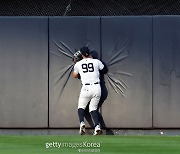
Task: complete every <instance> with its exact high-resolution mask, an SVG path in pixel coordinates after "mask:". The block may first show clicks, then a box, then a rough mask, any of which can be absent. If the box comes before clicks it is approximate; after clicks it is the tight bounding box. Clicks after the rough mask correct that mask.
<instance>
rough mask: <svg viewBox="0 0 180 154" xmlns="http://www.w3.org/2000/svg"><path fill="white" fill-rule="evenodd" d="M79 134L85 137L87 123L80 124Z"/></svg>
mask: <svg viewBox="0 0 180 154" xmlns="http://www.w3.org/2000/svg"><path fill="white" fill-rule="evenodd" d="M79 134H80V135H84V134H85V123H84V122H83V121H82V122H81V123H80V129H79Z"/></svg>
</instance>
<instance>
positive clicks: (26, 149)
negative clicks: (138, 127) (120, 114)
mask: <svg viewBox="0 0 180 154" xmlns="http://www.w3.org/2000/svg"><path fill="white" fill-rule="evenodd" d="M47 153H49V154H56V153H57V154H68V153H73V154H76V153H85V154H88V153H91V154H92V153H101V154H113V153H118V154H179V153H180V136H110V135H108V136H50V135H49V136H43V135H38V136H0V154H47Z"/></svg>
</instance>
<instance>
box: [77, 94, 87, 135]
mask: <svg viewBox="0 0 180 154" xmlns="http://www.w3.org/2000/svg"><path fill="white" fill-rule="evenodd" d="M89 101H90V98H89V97H86V95H85V94H84V92H82V91H81V93H80V96H79V101H78V117H79V122H80V130H79V134H81V135H83V134H85V123H84V117H85V108H86V106H87V104H88V102H89Z"/></svg>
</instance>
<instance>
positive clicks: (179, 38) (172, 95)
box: [153, 16, 180, 128]
mask: <svg viewBox="0 0 180 154" xmlns="http://www.w3.org/2000/svg"><path fill="white" fill-rule="evenodd" d="M153 23H154V30H153V44H154V45H153V46H154V48H153V51H154V52H153V53H154V56H153V57H154V58H153V60H154V61H153V64H154V65H153V66H154V67H153V68H154V69H153V70H154V71H153V96H154V97H153V125H154V127H164V128H177V127H180V120H179V117H180V112H179V111H180V95H179V94H180V29H179V28H180V17H179V16H156V17H154V18H153Z"/></svg>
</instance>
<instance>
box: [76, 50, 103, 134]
mask: <svg viewBox="0 0 180 154" xmlns="http://www.w3.org/2000/svg"><path fill="white" fill-rule="evenodd" d="M80 52H81V54H82V60H80V61H78V62H76V64H75V65H74V72H73V77H74V78H79V76H80V78H81V82H82V88H81V92H80V95H79V101H78V116H79V121H80V130H79V134H81V135H83V134H85V123H84V116H85V108H86V106H87V104H88V103H89V102H90V104H89V112H90V114H91V116H92V118H93V121H94V125H95V130H94V134H93V135H99V134H101V128H100V123H99V114H98V111H97V108H98V103H99V100H100V97H101V86H100V75H99V74H100V73H99V71H100V70H103V68H104V65H103V63H102V62H101V61H100V60H98V59H93V58H92V57H91V55H90V53H89V49H88V47H82V48H81V49H80Z"/></svg>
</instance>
